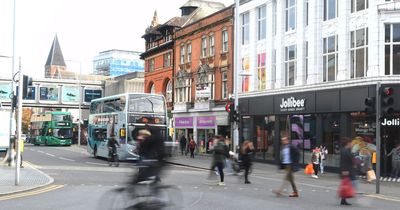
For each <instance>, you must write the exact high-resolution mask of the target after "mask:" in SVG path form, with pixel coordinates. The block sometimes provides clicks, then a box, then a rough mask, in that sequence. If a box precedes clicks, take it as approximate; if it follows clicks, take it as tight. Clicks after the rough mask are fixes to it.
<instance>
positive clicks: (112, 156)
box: [107, 147, 119, 167]
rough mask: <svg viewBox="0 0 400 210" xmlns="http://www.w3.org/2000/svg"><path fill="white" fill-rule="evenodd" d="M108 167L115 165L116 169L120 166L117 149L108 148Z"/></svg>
mask: <svg viewBox="0 0 400 210" xmlns="http://www.w3.org/2000/svg"><path fill="white" fill-rule="evenodd" d="M108 151H109V152H108V158H107V160H108V165H109V166H112V164H113V163H114V164H115V166H116V167H118V166H119V157H118V153H117V148H116V147H109V148H108Z"/></svg>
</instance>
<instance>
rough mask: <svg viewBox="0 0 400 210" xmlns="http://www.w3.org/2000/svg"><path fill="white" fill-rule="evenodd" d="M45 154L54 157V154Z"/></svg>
mask: <svg viewBox="0 0 400 210" xmlns="http://www.w3.org/2000/svg"><path fill="white" fill-rule="evenodd" d="M46 155H48V156H51V157H55V155H53V154H50V153H46Z"/></svg>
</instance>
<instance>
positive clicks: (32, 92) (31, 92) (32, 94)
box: [16, 86, 36, 100]
mask: <svg viewBox="0 0 400 210" xmlns="http://www.w3.org/2000/svg"><path fill="white" fill-rule="evenodd" d="M18 90H19V89H18V86H17V87H16V92H17V94H16V95H17V96H18ZM23 99H24V100H35V99H36V87H28V91H27V92H26V96H25V97H24V98H23Z"/></svg>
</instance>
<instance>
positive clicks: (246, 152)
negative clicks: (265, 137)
mask: <svg viewBox="0 0 400 210" xmlns="http://www.w3.org/2000/svg"><path fill="white" fill-rule="evenodd" d="M253 152H254V146H253V142H251V141H249V140H246V141H244V142H243V147H242V149H241V155H242V161H243V166H244V178H245V181H244V183H245V184H250V183H251V182H250V181H249V171H250V167H251V165H252V162H253V160H252V157H253Z"/></svg>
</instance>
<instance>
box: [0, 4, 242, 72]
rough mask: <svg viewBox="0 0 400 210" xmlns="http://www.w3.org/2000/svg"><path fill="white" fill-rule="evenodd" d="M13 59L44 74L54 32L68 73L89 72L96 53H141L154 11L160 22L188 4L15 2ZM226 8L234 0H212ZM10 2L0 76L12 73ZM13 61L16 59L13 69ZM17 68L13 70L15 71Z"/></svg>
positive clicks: (0, 44)
mask: <svg viewBox="0 0 400 210" xmlns="http://www.w3.org/2000/svg"><path fill="white" fill-rule="evenodd" d="M15 1H16V48H15V49H16V53H15V55H16V58H18V57H21V60H22V70H23V71H24V72H25V74H28V75H31V76H33V77H43V76H44V65H45V63H46V59H47V56H48V54H49V51H50V47H51V44H52V42H53V39H54V36H55V34H57V36H58V40H59V43H60V46H61V50H62V52H63V55H64V59H65V60H73V61H66V63H67V66H68V67H67V68H68V70H70V71H76V72H79V61H80V62H82V66H83V68H82V71H83V72H92V70H93V67H92V60H93V57H94V56H95V55H97V54H98V53H99V52H101V51H105V50H109V49H122V50H132V51H140V52H142V51H143V50H144V39H142V38H141V36H142V35H143V34H144V31H145V29H146V27H147V26H148V25H150V23H151V20H152V17H153V14H154V10H157V13H158V18H159V22H160V23H164V22H165V21H167V20H169V19H170V18H172V17H174V16H179V15H180V10H179V7H181V6H182V5H183V4H184V3H186V2H187V0H145V1H143V0H15ZM215 1H217V2H221V3H224V4H225V6H228V5H230V4H233V3H234V0H215ZM13 4H14V0H0V71H1V74H0V77H9V76H7V75H11V67H12V65H11V59H8V58H2V57H1V56H12V49H13V48H12V38H13V33H12V31H13ZM17 64H18V60H17V59H16V65H17ZM16 69H17V67H16Z"/></svg>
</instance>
